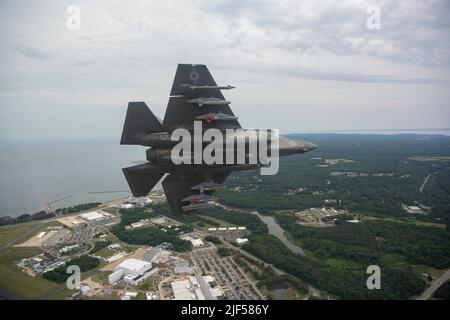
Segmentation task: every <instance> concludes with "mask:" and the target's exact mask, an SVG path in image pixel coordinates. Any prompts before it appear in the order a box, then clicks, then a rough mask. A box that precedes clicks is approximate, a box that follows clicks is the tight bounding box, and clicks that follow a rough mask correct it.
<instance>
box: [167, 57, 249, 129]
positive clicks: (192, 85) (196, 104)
mask: <svg viewBox="0 0 450 320" xmlns="http://www.w3.org/2000/svg"><path fill="white" fill-rule="evenodd" d="M231 88H233V87H231V86H217V84H216V82H215V81H214V79H213V77H212V76H211V74H210V73H209V71H208V68H207V67H206V66H205V65H195V64H179V65H178V68H177V71H176V73H175V79H174V81H173V85H172V90H171V91H170V98H169V103H168V105H167V109H166V114H165V116H164V120H163V124H162V125H163V127H164V129H165V130H167V131H168V132H172V131H173V130H175V129H177V128H180V127H181V128H186V129H188V130H191V129H192V128H193V125H194V121H195V120H196V118H198V117H201V116H202V115H206V114H226V115H230V116H231V117H229V119H227V120H226V121H216V122H213V123H204V125H203V126H204V128H218V129H239V128H241V126H240V124H239V122H238V121H237V118H236V117H235V116H234V114H233V111H231V108H230V102H229V101H227V100H226V99H225V97H224V96H223V94H222V92H221V89H225V90H227V89H231Z"/></svg>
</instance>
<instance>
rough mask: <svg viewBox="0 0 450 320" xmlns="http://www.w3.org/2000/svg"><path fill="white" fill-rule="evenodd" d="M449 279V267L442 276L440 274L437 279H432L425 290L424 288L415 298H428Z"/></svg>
mask: <svg viewBox="0 0 450 320" xmlns="http://www.w3.org/2000/svg"><path fill="white" fill-rule="evenodd" d="M449 279H450V269H448V270H447V271H446V272H445V273H444V274H443V275H442V276H440V277H439V279H437V280H436V281H434V282H433V283H432V284H431V286H430V287H429V288H428V289H427V290H425V291H424V292H423V293H422V294H421V295H420V296H419V297H417V298H416V300H428V299H430V298H431V296H432V295H433V293H434V292H435V291H436V290H437V289H438V288H439V287H440V286H441V285H443V284H444V283H445V282H446V281H447V280H449Z"/></svg>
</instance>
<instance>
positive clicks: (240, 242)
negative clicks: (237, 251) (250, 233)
mask: <svg viewBox="0 0 450 320" xmlns="http://www.w3.org/2000/svg"><path fill="white" fill-rule="evenodd" d="M247 242H248V239H247V238H236V243H237V244H244V243H247Z"/></svg>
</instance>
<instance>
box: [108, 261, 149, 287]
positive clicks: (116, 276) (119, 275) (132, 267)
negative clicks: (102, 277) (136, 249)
mask: <svg viewBox="0 0 450 320" xmlns="http://www.w3.org/2000/svg"><path fill="white" fill-rule="evenodd" d="M157 272H158V268H157V267H155V268H152V263H151V262H147V261H144V260H139V259H127V260H124V261H123V262H122V263H120V264H119V265H118V266H117V267H116V270H115V271H114V272H113V273H111V274H110V275H109V276H108V282H109V283H110V284H113V283H115V282H117V281H119V280H121V279H123V281H124V282H125V283H128V284H131V285H134V286H136V285H138V284H139V283H141V282H142V281H144V280H145V279H147V278H148V277H150V276H151V275H153V274H156V273H157Z"/></svg>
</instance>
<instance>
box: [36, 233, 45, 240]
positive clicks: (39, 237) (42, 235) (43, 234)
mask: <svg viewBox="0 0 450 320" xmlns="http://www.w3.org/2000/svg"><path fill="white" fill-rule="evenodd" d="M46 233H47V232H45V231H42V232H39V234H38V235H37V238H38V239H41V238H43V237H44V236H45V234H46Z"/></svg>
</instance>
